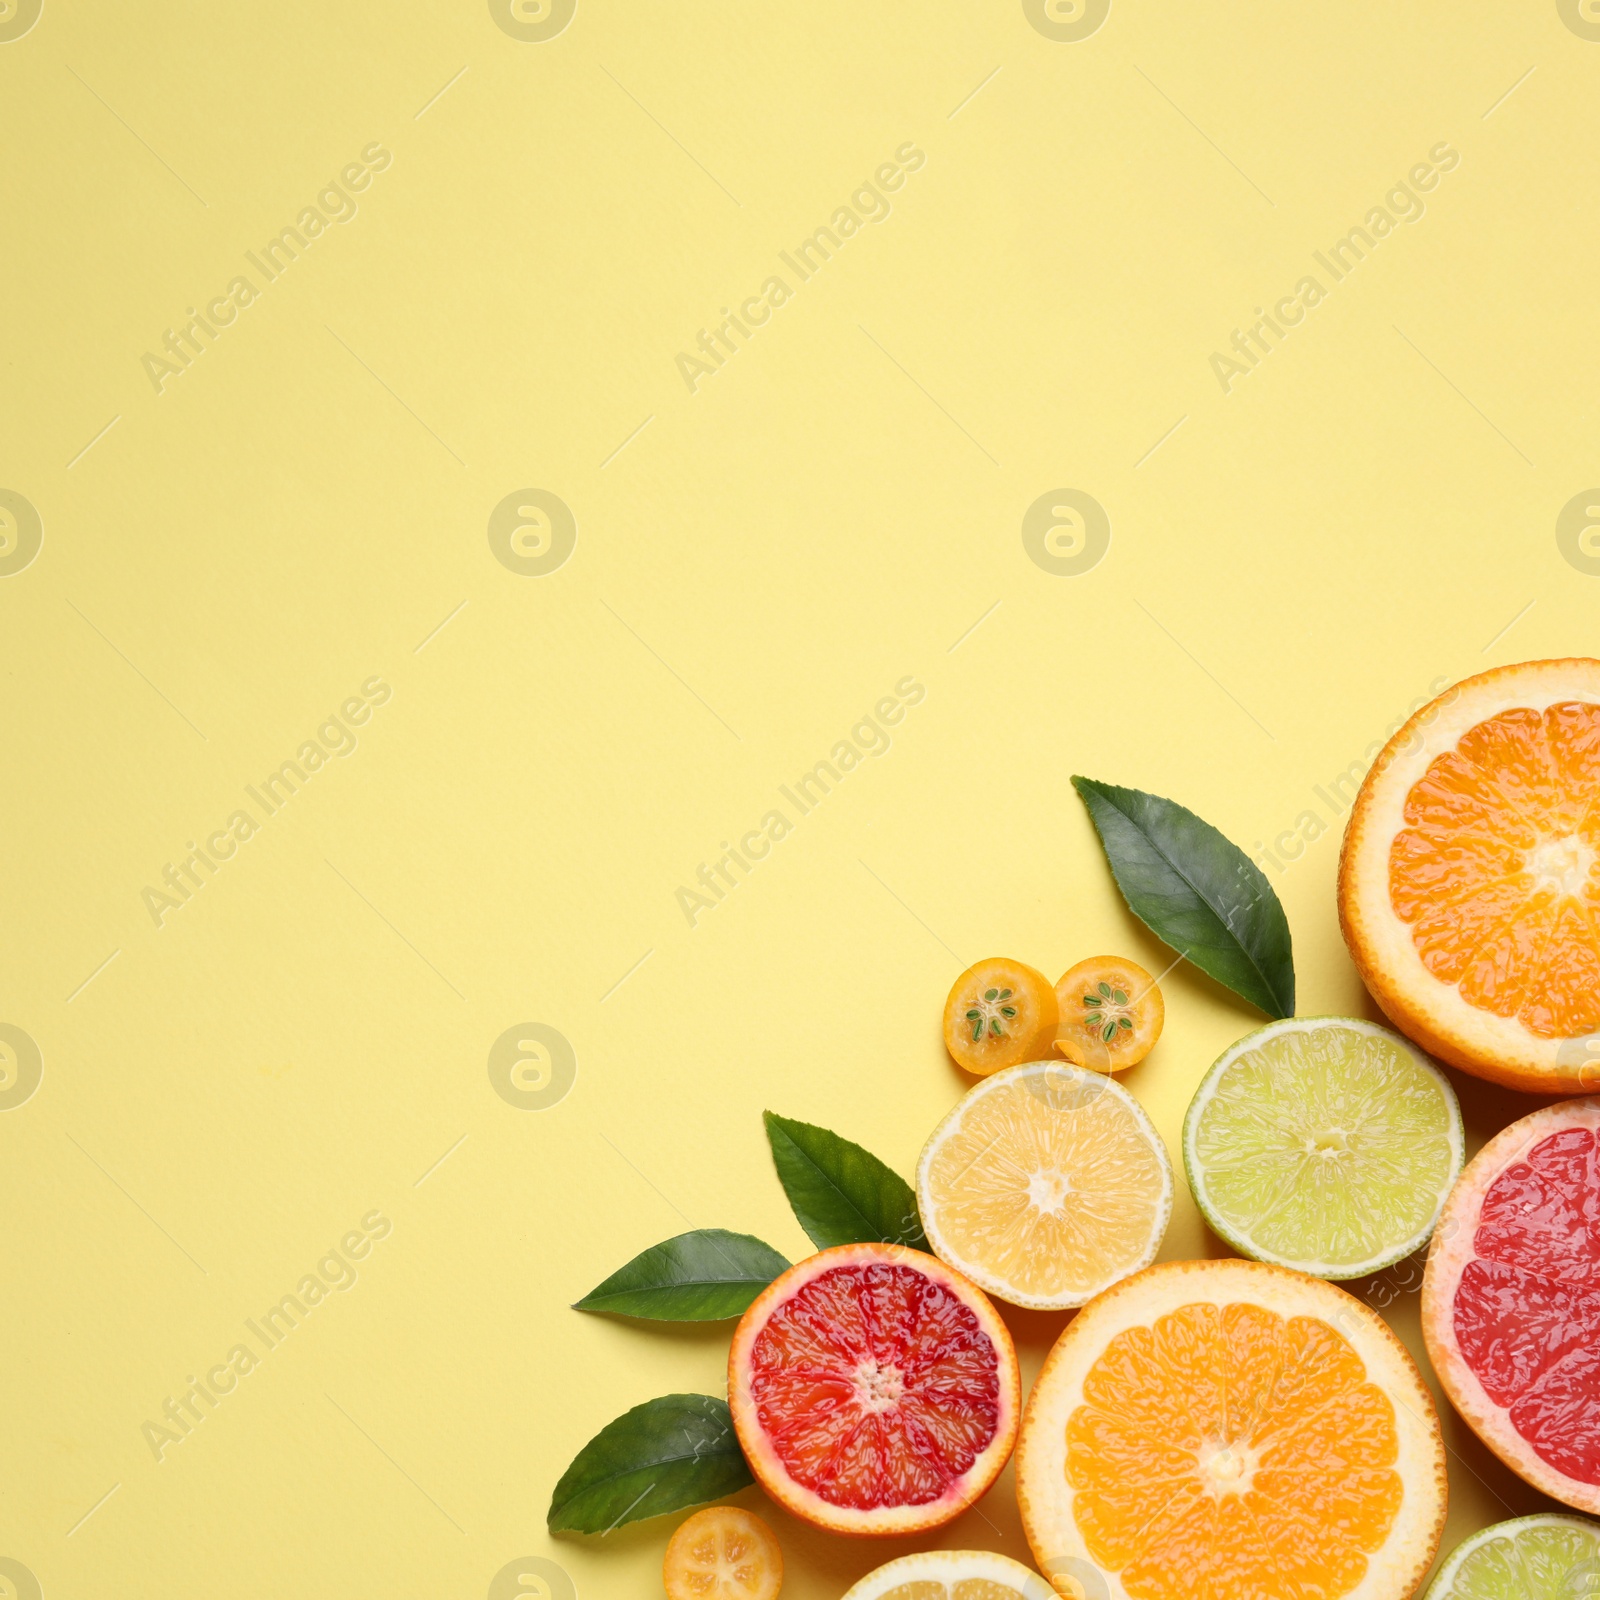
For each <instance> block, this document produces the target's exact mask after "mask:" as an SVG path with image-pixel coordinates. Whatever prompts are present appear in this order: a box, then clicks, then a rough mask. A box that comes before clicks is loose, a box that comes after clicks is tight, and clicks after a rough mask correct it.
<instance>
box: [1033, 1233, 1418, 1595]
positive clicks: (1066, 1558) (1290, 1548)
mask: <svg viewBox="0 0 1600 1600" xmlns="http://www.w3.org/2000/svg"><path fill="white" fill-rule="evenodd" d="M1445 1499H1446V1482H1445V1457H1444V1441H1443V1437H1442V1435H1441V1434H1440V1431H1439V1419H1438V1417H1437V1416H1436V1415H1435V1413H1434V1409H1433V1402H1432V1400H1431V1399H1430V1398H1429V1396H1428V1391H1427V1389H1426V1388H1425V1387H1424V1386H1423V1383H1422V1379H1421V1378H1420V1376H1419V1375H1418V1373H1417V1369H1416V1367H1415V1365H1414V1364H1413V1363H1412V1360H1411V1358H1410V1356H1408V1355H1407V1354H1406V1352H1405V1348H1404V1347H1403V1346H1402V1345H1401V1343H1400V1341H1399V1340H1398V1339H1396V1338H1395V1336H1394V1334H1393V1333H1391V1332H1390V1331H1389V1328H1388V1327H1387V1326H1386V1325H1385V1324H1384V1322H1383V1321H1382V1320H1381V1319H1380V1318H1379V1317H1378V1316H1377V1315H1376V1314H1375V1313H1373V1312H1372V1311H1371V1310H1369V1309H1368V1308H1367V1307H1366V1306H1365V1305H1363V1304H1362V1303H1361V1302H1360V1301H1359V1300H1357V1299H1355V1298H1354V1297H1353V1296H1352V1295H1348V1294H1346V1293H1345V1292H1344V1291H1343V1290H1342V1289H1336V1288H1335V1287H1334V1286H1333V1285H1332V1284H1329V1283H1324V1282H1322V1281H1321V1280H1320V1279H1316V1278H1309V1277H1307V1276H1305V1274H1303V1273H1299V1272H1290V1271H1288V1270H1286V1269H1285V1268H1282V1267H1272V1266H1266V1265H1264V1264H1262V1263H1260V1262H1254V1261H1183V1262H1170V1263H1167V1264H1165V1265H1162V1266H1157V1267H1151V1268H1149V1269H1148V1270H1147V1271H1145V1272H1142V1273H1140V1274H1138V1276H1136V1277H1132V1278H1129V1279H1126V1280H1125V1281H1124V1282H1122V1283H1119V1284H1117V1285H1116V1286H1115V1287H1114V1288H1112V1289H1108V1290H1107V1291H1106V1292H1105V1293H1104V1294H1102V1295H1100V1296H1099V1297H1098V1298H1097V1299H1095V1300H1092V1301H1090V1303H1089V1304H1088V1305H1087V1306H1085V1307H1084V1309H1083V1310H1082V1311H1081V1312H1079V1313H1078V1316H1077V1317H1076V1319H1075V1320H1074V1321H1073V1322H1072V1323H1070V1324H1069V1325H1068V1327H1067V1331H1066V1332H1065V1333H1064V1334H1062V1336H1061V1337H1060V1339H1059V1340H1057V1342H1056V1345H1055V1348H1054V1349H1052V1350H1051V1352H1050V1355H1049V1356H1048V1358H1047V1359H1046V1361H1045V1364H1044V1368H1043V1370H1042V1371H1041V1372H1040V1374H1039V1378H1038V1381H1037V1382H1036V1383H1035V1385H1034V1388H1033V1393H1032V1395H1031V1396H1030V1397H1029V1400H1028V1409H1027V1413H1026V1415H1025V1416H1024V1418H1023V1424H1022V1434H1021V1439H1020V1442H1019V1444H1018V1448H1017V1500H1018V1503H1019V1505H1020V1507H1021V1510H1022V1523H1023V1527H1024V1529H1025V1530H1026V1532H1027V1535H1028V1543H1029V1544H1030V1545H1031V1546H1032V1547H1033V1553H1034V1557H1035V1560H1036V1563H1037V1565H1038V1567H1039V1570H1040V1571H1041V1572H1043V1573H1044V1574H1045V1576H1046V1577H1049V1578H1051V1579H1052V1580H1053V1581H1054V1582H1055V1584H1056V1587H1057V1589H1058V1590H1059V1591H1060V1592H1062V1593H1064V1594H1073V1593H1084V1594H1089V1593H1095V1592H1096V1586H1097V1585H1098V1592H1099V1593H1100V1594H1116V1595H1119V1596H1122V1595H1125V1596H1128V1597H1130V1600H1306V1597H1309V1596H1316V1597H1317V1600H1340V1597H1342V1596H1346V1595H1349V1596H1352V1597H1354V1600H1403V1597H1405V1596H1409V1595H1410V1594H1411V1593H1412V1592H1413V1591H1414V1590H1415V1589H1416V1587H1417V1586H1418V1584H1419V1583H1420V1582H1421V1580H1422V1577H1423V1575H1424V1574H1425V1573H1426V1572H1427V1570H1428V1567H1429V1565H1430V1564H1431V1563H1432V1561H1433V1558H1434V1555H1435V1553H1436V1552H1437V1550H1438V1548H1439V1539H1440V1535H1441V1534H1442V1533H1443V1531H1444V1517H1445ZM1074 1586H1075V1587H1074Z"/></svg>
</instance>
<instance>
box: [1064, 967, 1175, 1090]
mask: <svg viewBox="0 0 1600 1600" xmlns="http://www.w3.org/2000/svg"><path fill="white" fill-rule="evenodd" d="M1056 1008H1057V1010H1058V1011H1059V1013H1060V1017H1059V1020H1058V1021H1057V1023H1056V1038H1055V1047H1056V1049H1057V1050H1058V1051H1059V1052H1060V1053H1061V1054H1062V1055H1064V1056H1065V1057H1066V1058H1067V1060H1068V1061H1071V1062H1073V1063H1075V1064H1076V1065H1078V1066H1080V1067H1091V1068H1093V1069H1094V1071H1096V1072H1121V1071H1122V1069H1123V1068H1124V1067H1131V1066H1133V1065H1135V1064H1136V1063H1137V1062H1140V1061H1143V1060H1144V1058H1145V1057H1146V1056H1147V1055H1149V1054H1150V1052H1151V1051H1152V1050H1153V1049H1155V1045H1156V1040H1157V1039H1159V1038H1160V1037H1161V1027H1162V1024H1163V1023H1164V1022H1165V1021H1166V1020H1167V1007H1166V1002H1165V1001H1164V1000H1162V998H1161V990H1160V989H1158V988H1157V987H1156V980H1155V979H1154V978H1152V977H1151V976H1150V974H1149V973H1148V972H1146V971H1145V970H1144V968H1143V967H1141V966H1140V965H1139V963H1138V962H1137V961H1126V960H1124V959H1123V958H1122V957H1121V956H1092V957H1090V959H1089V960H1087V961H1080V962H1079V963H1078V964H1077V966H1075V967H1069V968H1068V969H1067V970H1066V971H1065V972H1064V973H1062V974H1061V977H1060V980H1059V981H1058V982H1057V984H1056Z"/></svg>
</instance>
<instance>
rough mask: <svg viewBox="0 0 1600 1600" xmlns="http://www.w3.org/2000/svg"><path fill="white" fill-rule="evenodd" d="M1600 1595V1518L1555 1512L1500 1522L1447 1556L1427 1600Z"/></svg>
mask: <svg viewBox="0 0 1600 1600" xmlns="http://www.w3.org/2000/svg"><path fill="white" fill-rule="evenodd" d="M1590 1594H1600V1523H1594V1522H1590V1521H1589V1520H1588V1519H1587V1518H1585V1517H1564V1516H1558V1515H1555V1514H1554V1513H1552V1512H1548V1511H1546V1512H1542V1513H1540V1514H1539V1515H1537V1516H1532V1517H1518V1518H1517V1519H1516V1520H1515V1521H1514V1522H1497V1523H1495V1525H1494V1526H1493V1527H1492V1528H1482V1529H1480V1530H1479V1531H1478V1532H1477V1533H1475V1534H1473V1535H1472V1536H1471V1537H1470V1538H1468V1539H1464V1540H1463V1541H1462V1542H1461V1543H1460V1544H1458V1545H1457V1546H1456V1547H1455V1549H1454V1550H1452V1551H1451V1552H1450V1554H1449V1555H1448V1556H1446V1557H1445V1560H1444V1564H1443V1565H1442V1566H1441V1567H1440V1568H1439V1571H1438V1574H1437V1575H1436V1576H1435V1578H1434V1580H1433V1582H1432V1583H1431V1584H1429V1585H1428V1592H1427V1594H1426V1595H1425V1596H1424V1600H1579V1597H1580V1596H1582V1595H1590Z"/></svg>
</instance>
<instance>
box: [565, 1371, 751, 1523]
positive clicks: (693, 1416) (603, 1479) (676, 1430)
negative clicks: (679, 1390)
mask: <svg viewBox="0 0 1600 1600" xmlns="http://www.w3.org/2000/svg"><path fill="white" fill-rule="evenodd" d="M753 1481H754V1480H753V1479H752V1478H751V1476H750V1469H749V1467H748V1466H746V1465H745V1459H744V1455H743V1453H742V1452H741V1451H740V1449H739V1441H738V1439H737V1438H736V1437H735V1435H734V1431H733V1418H732V1417H731V1416H730V1415H729V1413H728V1405H727V1402H726V1401H725V1400H714V1399H713V1398H712V1397H711V1396H710V1395H708V1394H668V1395H663V1396H662V1397H661V1398H660V1399H659V1400H647V1401H646V1402H645V1403H644V1404H643V1405H642V1406H635V1407H634V1408H633V1410H632V1411H629V1412H626V1413H625V1414H624V1415H622V1416H620V1417H618V1418H617V1420H616V1421H615V1422H608V1423H607V1424H606V1425H605V1427H603V1428H602V1429H601V1430H600V1431H599V1433H597V1434H596V1435H595V1436H594V1438H592V1439H591V1440H590V1441H589V1442H588V1444H586V1445H585V1446H584V1447H583V1449H581V1450H580V1451H579V1452H578V1454H577V1457H576V1458H575V1459H574V1461H573V1463H572V1465H571V1466H570V1467H568V1468H567V1470H566V1471H565V1472H564V1473H562V1475H561V1482H560V1483H558V1484H557V1485H556V1488H555V1493H554V1494H553V1495H551V1497H550V1510H549V1512H548V1513H547V1514H546V1517H545V1521H546V1524H547V1525H548V1527H549V1529H550V1531H551V1532H552V1533H610V1532H611V1530H612V1529H613V1528H620V1527H621V1526H622V1525H623V1524H624V1523H625V1522H638V1521H639V1520H640V1519H641V1518H643V1517H659V1516H661V1515H662V1514H663V1513H665V1512H668V1511H682V1510H683V1509H684V1508H685V1507H687V1506H698V1505H704V1504H705V1503H706V1501H708V1500H720V1499H722V1497H723V1496H724V1495H729V1494H733V1493H734V1492H735V1491H736V1490H739V1489H742V1488H744V1487H745V1485H746V1484H748V1483H751V1482H753Z"/></svg>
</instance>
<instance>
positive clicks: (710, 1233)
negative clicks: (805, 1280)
mask: <svg viewBox="0 0 1600 1600" xmlns="http://www.w3.org/2000/svg"><path fill="white" fill-rule="evenodd" d="M788 1268H789V1263H788V1262H787V1261H785V1260H784V1258H783V1257H782V1256H780V1255H779V1254H778V1252H777V1251H776V1250H774V1249H773V1248H772V1247H771V1245H766V1244H763V1243H762V1242H761V1241H760V1240H759V1239H753V1238H751V1236H750V1235H749V1234H748V1233H728V1232H727V1231H726V1230H724V1229H722V1228H700V1229H698V1230H697V1231H695V1232H694V1233H680V1234H679V1235H678V1236H677V1237H676V1238H674V1239H668V1240H666V1241H665V1242H664V1243H662V1244H657V1245H652V1246H651V1247H650V1248H649V1249H648V1250H646V1251H644V1252H642V1253H641V1254H639V1255H636V1256H635V1257H634V1258H633V1260H632V1261H630V1262H629V1263H628V1264H627V1266H625V1267H619V1268H618V1269H617V1271H615V1272H613V1273H612V1274H611V1276H610V1277H609V1278H607V1279H606V1281H605V1282H604V1283H602V1284H601V1285H599V1287H598V1288H594V1289H591V1290H590V1291H589V1292H588V1294H586V1295H585V1296H584V1297H583V1299H581V1300H579V1301H578V1302H577V1303H576V1304H575V1305H574V1306H573V1310H575V1311H613V1312H615V1313H616V1314H617V1315H618V1316H623V1317H649V1318H652V1319H654V1320H656V1321H658V1322H720V1321H721V1320H722V1319H723V1318H725V1317H736V1316H738V1315H739V1314H740V1312H742V1311H743V1310H744V1309H745V1308H746V1307H747V1306H748V1305H749V1304H750V1302H751V1301H752V1300H754V1299H755V1297H756V1296H757V1295H758V1294H760V1293H761V1291H762V1290H763V1289H764V1288H766V1286H767V1285H768V1284H769V1283H771V1282H772V1280H773V1279H774V1278H776V1277H777V1276H778V1274H779V1273H780V1272H786V1271H787V1270H788Z"/></svg>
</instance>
